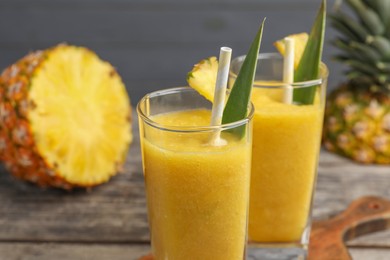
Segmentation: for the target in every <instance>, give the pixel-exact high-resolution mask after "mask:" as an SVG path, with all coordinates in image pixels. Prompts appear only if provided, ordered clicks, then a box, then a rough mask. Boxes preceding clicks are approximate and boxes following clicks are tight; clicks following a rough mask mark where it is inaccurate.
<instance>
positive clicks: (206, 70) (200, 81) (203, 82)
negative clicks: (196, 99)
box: [187, 57, 218, 102]
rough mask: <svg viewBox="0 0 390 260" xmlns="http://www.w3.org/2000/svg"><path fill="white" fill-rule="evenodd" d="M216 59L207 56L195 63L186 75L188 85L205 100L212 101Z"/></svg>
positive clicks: (216, 65) (215, 77) (216, 69)
mask: <svg viewBox="0 0 390 260" xmlns="http://www.w3.org/2000/svg"><path fill="white" fill-rule="evenodd" d="M217 73H218V60H217V58H216V57H209V58H207V59H204V60H201V61H200V62H199V63H198V64H195V65H194V67H193V69H192V70H191V71H190V72H189V73H188V75H187V82H188V85H189V86H190V87H191V88H193V89H195V90H196V91H198V92H199V94H201V95H202V96H204V97H205V98H206V99H207V100H209V101H211V102H213V100H214V89H215V83H216V81H217Z"/></svg>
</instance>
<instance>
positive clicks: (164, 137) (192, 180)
mask: <svg viewBox="0 0 390 260" xmlns="http://www.w3.org/2000/svg"><path fill="white" fill-rule="evenodd" d="M210 108H211V104H210V102H208V101H207V100H205V99H204V98H203V97H202V96H200V95H199V94H198V93H197V92H196V91H194V90H193V89H190V88H174V89H167V90H162V91H158V92H154V93H151V94H148V95H146V96H145V97H144V98H143V99H142V100H141V101H140V102H139V104H138V106H137V112H138V116H139V123H140V136H141V148H142V159H143V168H144V177H145V184H146V195H147V204H148V218H149V226H150V231H151V244H152V253H153V255H154V259H155V260H183V259H186V260H191V259H194V260H195V259H197V260H198V259H202V260H207V259H210V260H211V259H212V260H218V259H221V260H242V259H244V257H245V244H246V237H247V234H246V231H247V216H248V201H249V185H250V168H251V156H252V154H251V150H252V117H253V113H254V111H253V106H252V105H251V106H250V108H249V109H248V116H247V117H246V118H245V119H243V120H240V121H237V122H233V123H230V124H225V125H221V126H209V122H210ZM237 132H240V133H241V134H239V135H237V134H236V133H237Z"/></svg>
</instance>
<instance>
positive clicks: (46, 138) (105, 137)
mask: <svg viewBox="0 0 390 260" xmlns="http://www.w3.org/2000/svg"><path fill="white" fill-rule="evenodd" d="M48 53H49V55H48V57H47V59H46V60H45V61H44V62H43V64H41V67H40V68H39V69H38V71H39V73H35V75H34V76H33V79H32V83H31V86H30V92H29V104H31V106H32V109H30V110H29V114H28V118H29V121H30V123H31V129H32V133H33V135H34V138H35V141H36V145H37V149H38V151H39V153H40V154H41V155H42V157H43V158H45V160H46V162H47V163H48V164H49V166H50V167H52V168H53V169H55V170H56V171H57V173H58V174H59V175H60V176H61V177H64V178H65V179H66V180H67V181H68V182H69V183H73V184H77V185H82V186H90V185H94V184H96V183H102V182H104V181H107V180H108V179H109V177H111V176H112V175H114V174H115V173H116V171H117V168H116V167H118V165H117V166H116V165H115V163H118V164H120V163H121V162H123V160H124V157H125V155H126V152H127V147H128V144H129V142H130V141H131V130H130V122H129V119H130V116H131V115H130V103H129V99H128V96H127V93H126V90H125V87H124V85H123V83H122V82H121V80H120V78H119V76H118V75H117V73H116V72H115V70H114V69H113V68H112V67H111V66H110V65H109V64H108V63H106V62H103V61H101V60H100V59H99V58H98V57H97V56H96V55H95V54H94V53H92V52H91V51H88V50H87V49H85V48H81V47H73V46H59V47H57V48H55V49H53V50H52V51H50V52H48Z"/></svg>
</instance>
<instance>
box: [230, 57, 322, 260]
mask: <svg viewBox="0 0 390 260" xmlns="http://www.w3.org/2000/svg"><path fill="white" fill-rule="evenodd" d="M243 60H244V57H238V58H236V59H234V60H233V61H232V64H231V71H230V79H229V81H230V84H232V83H233V82H234V80H235V78H236V75H237V73H238V72H239V70H240V68H241V65H242V62H243ZM282 73H283V57H282V56H281V55H280V54H277V53H265V54H260V55H259V59H258V66H257V71H256V76H255V83H254V88H253V91H252V103H253V104H254V106H255V114H254V119H253V121H254V122H253V151H252V154H253V156H252V173H251V189H250V206H249V222H248V236H249V237H248V239H249V242H250V243H251V245H253V248H255V249H256V250H251V253H252V252H253V253H255V254H260V255H261V258H260V259H304V258H305V255H306V253H307V245H308V242H309V233H310V224H311V222H310V221H311V217H310V216H311V205H312V199H313V193H314V188H315V182H316V172H317V164H318V157H319V150H320V139H321V131H322V123H323V114H324V105H325V88H326V84H327V76H328V70H327V68H326V66H325V65H324V64H322V65H321V68H320V74H321V75H320V78H319V79H317V80H312V81H307V82H298V83H293V84H292V85H288V86H287V85H286V84H285V83H282V78H283V75H282ZM288 88H289V90H288ZM287 91H292V93H293V95H296V93H297V92H298V91H300V92H301V93H300V94H303V95H311V96H312V97H313V101H312V102H311V103H310V104H301V103H299V102H296V101H294V99H292V100H291V103H286V102H285V101H284V97H285V95H286V94H287ZM290 93H291V92H290ZM251 248H252V247H251ZM285 248H287V249H286V250H284V249H285ZM262 249H263V250H262ZM292 255H294V256H295V255H296V257H292ZM275 257H277V258H275ZM256 259H257V258H256Z"/></svg>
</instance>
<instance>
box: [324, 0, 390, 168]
mask: <svg viewBox="0 0 390 260" xmlns="http://www.w3.org/2000/svg"><path fill="white" fill-rule="evenodd" d="M344 2H345V3H346V5H347V6H348V7H349V8H350V9H352V10H353V12H354V14H355V16H356V17H355V19H354V18H352V17H351V16H349V15H347V14H345V13H344V12H343V11H341V10H340V9H338V10H337V11H336V12H335V13H334V14H333V15H332V16H331V20H332V26H333V27H334V28H336V29H337V30H338V32H340V34H341V35H340V37H339V38H337V39H336V40H335V41H334V44H335V46H337V47H338V48H339V49H340V50H341V51H342V54H340V55H338V56H336V59H337V60H339V61H341V62H343V63H345V64H346V65H347V66H349V70H348V71H347V72H346V76H347V77H348V82H346V83H344V84H342V85H341V86H340V87H339V88H338V89H336V90H335V91H333V93H331V94H330V96H329V98H328V102H327V108H326V111H325V121H324V135H323V140H324V145H325V147H326V148H327V149H328V150H330V151H334V152H336V153H338V154H341V155H344V156H347V157H349V158H352V159H354V160H356V161H358V162H361V163H378V164H390V1H389V0H345V1H344ZM356 18H357V19H356Z"/></svg>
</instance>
